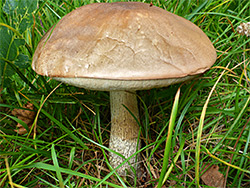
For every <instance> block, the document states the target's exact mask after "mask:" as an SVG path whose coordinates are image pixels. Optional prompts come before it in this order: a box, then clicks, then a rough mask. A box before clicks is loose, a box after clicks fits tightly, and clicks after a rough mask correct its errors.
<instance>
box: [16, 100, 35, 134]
mask: <svg viewBox="0 0 250 188" xmlns="http://www.w3.org/2000/svg"><path fill="white" fill-rule="evenodd" d="M23 108H26V109H30V110H33V109H34V107H33V104H31V103H27V104H26V105H24V106H23ZM30 110H23V109H14V110H12V111H11V114H12V115H14V116H16V117H17V118H18V119H20V120H22V121H23V122H24V123H26V124H27V125H28V127H29V128H30V127H31V125H32V123H33V120H34V118H35V112H34V111H30ZM16 126H17V128H18V129H16V130H15V131H16V132H17V133H18V134H21V135H22V134H25V133H27V130H26V129H25V128H24V127H23V126H22V125H21V124H20V123H18V124H17V125H16Z"/></svg>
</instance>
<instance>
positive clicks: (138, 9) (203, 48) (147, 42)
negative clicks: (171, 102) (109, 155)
mask: <svg viewBox="0 0 250 188" xmlns="http://www.w3.org/2000/svg"><path fill="white" fill-rule="evenodd" d="M215 61H216V51H215V49H214V47H213V45H212V43H211V42H210V40H209V38H208V37H207V36H206V34H205V33H204V32H203V31H202V30H201V29H199V28H198V27H197V26H196V25H194V24H193V23H191V22H190V21H188V20H186V19H184V18H182V17H180V16H177V15H175V14H172V13H170V12H168V11H166V10H163V9H161V8H158V7H155V6H150V5H149V4H146V3H140V2H116V3H94V4H89V5H86V6H82V7H80V8H77V9H75V10H74V11H72V12H71V13H69V14H67V15H66V16H64V17H63V18H62V19H61V20H60V21H59V22H58V23H57V24H56V25H55V26H53V27H52V28H51V29H50V30H49V31H48V32H47V33H46V34H45V35H44V36H43V38H42V39H41V41H40V42H39V44H38V46H37V49H36V51H35V53H34V56H33V62H32V68H33V69H34V70H35V71H36V72H37V73H38V74H41V75H45V76H50V77H54V78H55V79H57V80H60V81H63V82H66V83H69V84H72V85H75V86H78V87H84V88H88V89H96V90H124V89H135V90H137V89H149V88H153V87H162V86H167V85H170V84H174V83H178V82H181V81H185V80H187V79H190V78H192V77H194V76H195V75H197V74H201V73H203V72H205V71H206V70H207V69H209V68H210V67H211V66H212V65H213V63H214V62H215Z"/></svg>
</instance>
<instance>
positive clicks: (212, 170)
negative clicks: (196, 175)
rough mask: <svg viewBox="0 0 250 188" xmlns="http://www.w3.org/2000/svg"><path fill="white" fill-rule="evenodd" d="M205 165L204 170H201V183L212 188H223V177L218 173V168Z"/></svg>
mask: <svg viewBox="0 0 250 188" xmlns="http://www.w3.org/2000/svg"><path fill="white" fill-rule="evenodd" d="M209 166H210V165H209V164H207V165H206V166H205V169H204V170H203V172H204V171H205V172H204V173H203V174H202V176H201V179H202V181H203V182H204V183H205V184H206V185H208V186H212V187H217V188H223V187H224V181H225V177H224V176H223V174H222V173H220V172H219V166H217V165H212V166H210V167H209Z"/></svg>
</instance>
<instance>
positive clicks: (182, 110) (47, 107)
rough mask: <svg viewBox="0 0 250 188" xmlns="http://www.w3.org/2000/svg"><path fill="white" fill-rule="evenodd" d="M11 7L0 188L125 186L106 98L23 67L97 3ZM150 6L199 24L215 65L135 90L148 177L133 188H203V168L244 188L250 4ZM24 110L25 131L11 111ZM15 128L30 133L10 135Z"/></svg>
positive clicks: (4, 55)
mask: <svg viewBox="0 0 250 188" xmlns="http://www.w3.org/2000/svg"><path fill="white" fill-rule="evenodd" d="M8 2H10V1H9V0H3V1H1V2H0V32H1V33H0V38H1V40H0V47H1V49H0V50H1V51H0V63H1V69H0V74H1V88H0V92H1V96H0V97H1V98H0V102H1V104H0V108H1V112H0V125H1V126H0V187H3V188H7V187H39V186H40V187H125V186H126V185H128V184H127V183H126V181H125V180H123V179H121V178H120V177H119V176H117V175H116V173H115V171H114V170H110V168H109V163H108V153H109V149H108V141H109V130H110V115H109V112H110V109H109V95H108V93H107V92H96V91H89V90H85V89H79V88H75V87H73V86H69V85H65V84H60V83H59V82H56V81H54V80H51V79H50V78H47V77H42V76H38V75H37V74H36V73H35V72H34V71H33V70H32V69H31V67H30V63H31V59H32V54H33V53H34V51H35V48H36V46H37V44H38V42H39V40H40V38H41V37H42V35H43V34H44V33H45V32H46V31H47V30H48V29H49V28H50V27H51V26H52V25H53V24H54V23H56V22H57V21H58V20H59V19H60V18H61V17H63V16H64V15H65V14H67V13H69V12H70V11H72V10H73V9H75V8H76V7H79V6H82V5H85V4H89V3H94V2H97V1H94V0H86V1H80V0H54V1H50V0H47V1H43V0H42V1H39V3H38V5H39V6H37V4H36V1H32V2H33V3H27V4H26V1H20V2H21V3H20V4H17V5H16V6H17V8H16V9H15V11H14V10H12V9H11V8H9V6H7V5H6V4H8ZM27 2H28V1H27ZM102 2H103V1H102ZM107 2H114V1H107ZM145 2H147V3H150V1H145ZM153 4H154V5H156V6H159V7H161V8H163V9H166V10H168V11H170V12H173V13H175V14H178V15H180V16H183V17H185V18H186V19H189V20H191V21H192V22H194V23H195V24H196V25H198V26H199V27H200V28H201V29H202V30H203V31H204V32H205V33H206V34H207V35H208V37H209V38H210V39H211V41H212V42H213V44H214V46H215V48H216V51H217V55H218V58H217V61H216V63H215V65H214V66H213V67H212V68H211V69H210V70H209V71H208V72H206V73H205V74H204V75H202V76H200V77H199V78H197V79H195V80H192V81H189V82H186V83H184V84H179V85H173V86H169V87H167V88H160V89H152V90H150V91H139V92H138V96H139V100H138V102H139V110H140V118H141V122H140V123H141V125H142V126H141V138H142V140H143V147H142V149H141V150H140V151H139V152H140V153H141V154H142V157H143V168H144V170H145V173H144V175H143V177H138V181H137V184H136V186H141V187H155V186H157V185H158V182H159V180H160V183H161V182H163V183H164V185H165V186H166V187H170V186H174V187H198V186H202V187H206V186H207V185H204V182H203V181H202V180H201V179H200V176H201V175H202V169H204V166H205V165H206V164H209V165H218V166H219V171H220V172H221V173H222V174H223V175H224V177H226V185H227V187H249V186H250V181H249V179H250V173H249V171H250V166H249V164H250V154H249V151H250V150H249V142H250V122H249V120H250V108H249V106H250V103H249V102H250V83H249V81H250V78H249V77H250V65H249V62H250V55H249V54H250V53H249V47H250V38H249V37H246V36H241V35H239V34H237V33H236V28H237V26H238V25H239V24H240V23H242V22H248V21H249V19H250V9H249V7H250V2H249V1H247V0H246V1H239V0H235V1H222V0H214V1H200V0H190V1H182V0H173V1H161V0H156V1H153ZM178 88H180V95H179V97H177V98H178V99H177V98H176V100H178V106H177V105H174V101H175V95H176V93H177V90H178ZM27 102H29V103H32V104H33V105H34V109H33V110H34V111H35V112H36V116H35V117H34V120H33V121H32V123H31V124H30V125H29V126H28V125H27V126H26V125H25V123H23V122H22V121H20V120H19V119H17V118H15V117H14V116H13V115H12V113H11V112H12V111H13V109H23V108H22V107H23V105H25V104H26V103H27ZM175 104H176V103H175ZM171 112H173V116H174V118H173V119H170V115H171ZM174 119H175V120H174ZM17 123H21V124H24V127H26V129H27V131H28V132H27V133H26V134H23V135H19V134H17V133H16V132H15V131H14V130H15V129H16V125H17ZM168 125H171V127H170V128H172V129H173V131H172V136H169V137H168V135H169V134H168V129H169V127H168ZM167 138H168V139H167ZM165 143H166V144H165ZM169 143H171V144H169ZM166 151H167V152H166ZM160 186H161V185H160V184H159V185H158V187H160Z"/></svg>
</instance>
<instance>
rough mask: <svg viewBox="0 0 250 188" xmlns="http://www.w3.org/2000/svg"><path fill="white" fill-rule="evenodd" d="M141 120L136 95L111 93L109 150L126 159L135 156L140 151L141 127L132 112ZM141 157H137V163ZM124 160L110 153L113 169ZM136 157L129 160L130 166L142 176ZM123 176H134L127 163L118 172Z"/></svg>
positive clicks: (124, 92)
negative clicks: (139, 135)
mask: <svg viewBox="0 0 250 188" xmlns="http://www.w3.org/2000/svg"><path fill="white" fill-rule="evenodd" d="M123 105H124V106H126V107H127V108H128V109H129V111H130V112H131V113H132V114H133V115H134V116H135V117H136V118H137V119H139V113H138V106H137V98H136V94H135V93H133V92H126V91H111V92H110V106H111V135H110V142H109V148H110V149H112V150H114V151H116V152H118V153H120V154H122V155H123V156H124V157H125V158H128V157H130V156H131V155H132V154H134V153H135V152H136V151H137V149H140V145H141V144H140V141H139V143H138V141H137V140H138V134H139V125H138V124H137V122H136V120H135V118H134V117H133V116H132V115H131V114H130V112H129V111H128V110H127V109H126V108H125V107H124V106H123ZM139 159H140V156H139V155H137V161H138V160H139ZM123 161H124V159H122V158H121V157H119V156H118V155H116V154H115V153H113V152H110V164H111V165H112V167H113V168H116V167H117V166H118V165H120V164H121V163H122V162H123ZM137 161H136V156H135V157H133V158H131V159H130V160H129V162H130V164H132V166H133V167H134V168H135V170H136V174H137V175H138V174H140V172H139V171H140V168H139V165H138V162H137ZM117 172H118V174H119V175H121V176H127V175H132V176H133V173H132V171H131V167H130V166H129V164H128V163H125V164H124V165H123V166H122V167H121V168H119V169H118V170H117Z"/></svg>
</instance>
